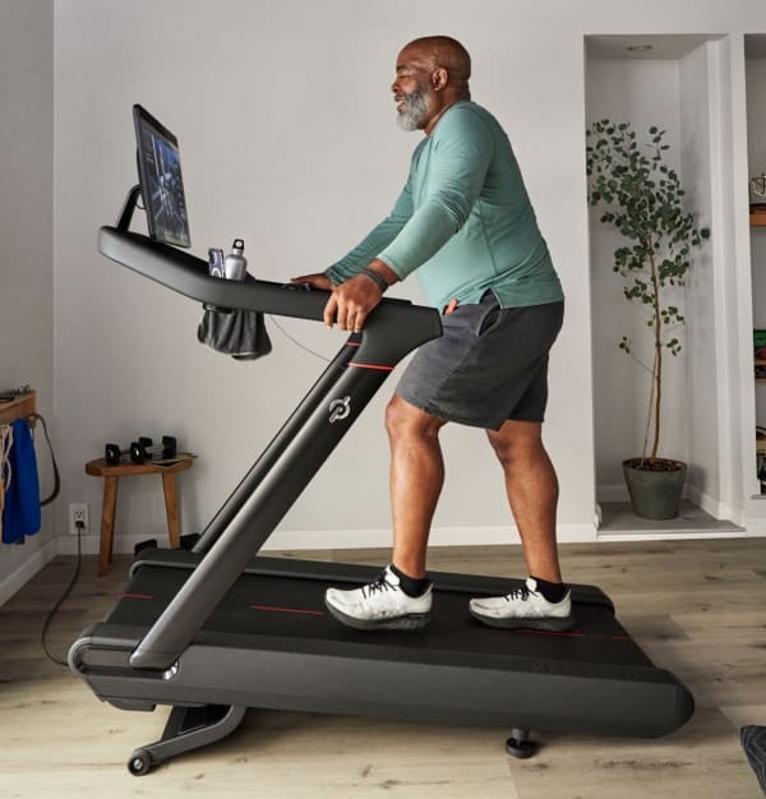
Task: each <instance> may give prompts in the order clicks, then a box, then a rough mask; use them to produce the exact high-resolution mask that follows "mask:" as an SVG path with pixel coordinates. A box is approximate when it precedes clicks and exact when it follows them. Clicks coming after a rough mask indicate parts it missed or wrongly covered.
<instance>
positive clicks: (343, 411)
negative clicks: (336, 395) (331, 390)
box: [330, 397, 351, 424]
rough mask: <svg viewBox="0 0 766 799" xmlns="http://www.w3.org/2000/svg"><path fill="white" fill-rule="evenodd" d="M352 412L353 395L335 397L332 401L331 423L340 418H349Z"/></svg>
mask: <svg viewBox="0 0 766 799" xmlns="http://www.w3.org/2000/svg"><path fill="white" fill-rule="evenodd" d="M350 413H351V397H343V399H335V400H333V401H332V402H331V403H330V424H333V423H335V422H337V421H339V420H340V419H346V418H348V415H349V414H350Z"/></svg>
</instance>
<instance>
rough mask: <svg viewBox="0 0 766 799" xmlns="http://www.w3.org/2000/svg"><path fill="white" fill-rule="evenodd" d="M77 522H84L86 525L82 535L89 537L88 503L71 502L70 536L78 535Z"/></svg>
mask: <svg viewBox="0 0 766 799" xmlns="http://www.w3.org/2000/svg"><path fill="white" fill-rule="evenodd" d="M77 522H82V523H83V524H84V525H85V526H84V527H83V529H82V534H83V535H87V534H88V531H89V526H88V503H87V502H71V503H70V504H69V535H77Z"/></svg>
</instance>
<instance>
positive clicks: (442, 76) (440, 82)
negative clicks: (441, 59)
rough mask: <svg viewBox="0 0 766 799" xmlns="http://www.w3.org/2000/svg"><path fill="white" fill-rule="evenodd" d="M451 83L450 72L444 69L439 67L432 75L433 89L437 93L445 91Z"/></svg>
mask: <svg viewBox="0 0 766 799" xmlns="http://www.w3.org/2000/svg"><path fill="white" fill-rule="evenodd" d="M448 81H449V72H447V70H446V69H444V67H438V68H437V69H435V70H434V71H433V72H432V73H431V88H432V89H433V90H434V91H435V92H440V91H442V90H443V89H444V87H445V86H446V85H447V82H448Z"/></svg>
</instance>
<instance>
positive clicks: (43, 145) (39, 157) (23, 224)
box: [0, 0, 53, 603]
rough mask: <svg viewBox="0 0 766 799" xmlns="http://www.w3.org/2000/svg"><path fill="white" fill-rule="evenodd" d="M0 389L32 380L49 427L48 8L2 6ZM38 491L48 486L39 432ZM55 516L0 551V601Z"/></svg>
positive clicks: (39, 2)
mask: <svg viewBox="0 0 766 799" xmlns="http://www.w3.org/2000/svg"><path fill="white" fill-rule="evenodd" d="M0 154H2V155H0V187H2V190H1V191H0V243H1V245H2V256H1V257H2V265H1V266H0V342H1V344H0V388H3V389H7V388H15V387H17V386H20V385H23V384H25V383H29V384H30V385H31V386H32V387H33V388H34V389H35V390H36V391H37V398H38V410H39V412H40V413H41V414H43V416H45V417H46V419H47V420H48V421H49V423H50V425H51V426H52V424H53V419H52V415H53V271H52V262H53V260H52V252H51V242H52V236H53V216H52V214H53V204H52V199H51V196H52V193H53V3H52V0H11V2H3V3H0ZM39 440H40V441H41V442H42V445H39V446H38V455H39V456H41V457H40V460H41V464H40V471H41V479H42V482H43V490H46V489H47V488H48V487H49V486H50V479H51V476H50V469H49V468H48V460H47V448H46V446H45V443H44V440H43V438H42V435H40V436H39ZM52 529H53V526H52V517H51V514H50V512H49V510H48V509H46V510H45V511H44V513H43V526H42V530H41V531H40V533H39V534H38V535H36V536H31V537H29V538H27V540H26V542H25V543H24V544H23V545H18V546H16V545H13V546H8V545H0V603H2V601H3V600H4V599H5V598H6V596H8V595H10V594H11V593H13V591H14V590H15V589H16V588H17V587H18V586H19V584H23V582H24V579H25V578H26V577H27V576H31V574H32V573H33V572H32V571H30V570H31V569H33V568H36V565H39V563H40V562H41V561H40V556H41V552H40V551H41V549H42V548H43V547H44V546H45V545H46V544H47V543H48V542H49V541H50V539H51V532H52Z"/></svg>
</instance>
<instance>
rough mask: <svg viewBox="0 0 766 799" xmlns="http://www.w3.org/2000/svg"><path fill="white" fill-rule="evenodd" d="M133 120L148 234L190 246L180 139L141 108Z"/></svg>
mask: <svg viewBox="0 0 766 799" xmlns="http://www.w3.org/2000/svg"><path fill="white" fill-rule="evenodd" d="M133 119H134V121H135V125H136V143H137V145H138V171H139V176H140V180H141V194H142V195H143V198H144V205H145V207H146V221H147V225H148V227H149V235H150V236H151V237H152V238H153V239H155V240H156V241H161V242H163V243H165V244H173V245H175V246H177V247H189V246H190V244H191V240H190V238H189V220H188V219H187V216H186V198H185V197H184V182H183V178H182V177H181V156H180V155H179V152H178V140H177V139H176V137H175V136H174V135H173V134H172V133H171V132H170V131H169V130H168V129H167V128H165V127H164V126H163V125H161V124H160V123H159V122H158V121H157V120H156V119H155V118H154V117H152V116H151V114H149V113H148V112H147V111H146V109H144V108H142V107H141V106H140V105H135V106H133Z"/></svg>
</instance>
